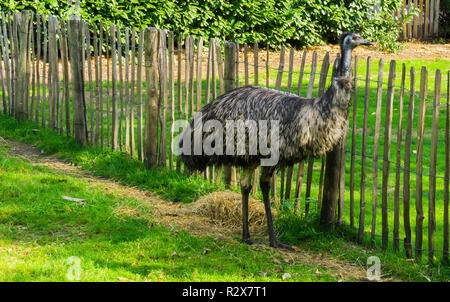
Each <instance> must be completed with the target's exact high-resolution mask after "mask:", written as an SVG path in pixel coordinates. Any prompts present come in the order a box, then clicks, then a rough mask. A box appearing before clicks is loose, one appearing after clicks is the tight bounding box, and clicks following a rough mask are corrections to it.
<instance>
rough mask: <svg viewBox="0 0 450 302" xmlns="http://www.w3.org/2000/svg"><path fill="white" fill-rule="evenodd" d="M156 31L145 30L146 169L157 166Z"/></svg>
mask: <svg viewBox="0 0 450 302" xmlns="http://www.w3.org/2000/svg"><path fill="white" fill-rule="evenodd" d="M157 64H158V31H157V30H156V29H155V28H153V27H152V28H147V29H146V30H145V82H146V90H147V93H146V104H145V131H144V163H145V166H146V167H147V168H151V167H154V166H155V165H156V164H157V156H158V154H157V150H158V149H157V143H156V142H157V141H156V140H155V137H158V88H157V87H158V65H157Z"/></svg>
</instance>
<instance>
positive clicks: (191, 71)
mask: <svg viewBox="0 0 450 302" xmlns="http://www.w3.org/2000/svg"><path fill="white" fill-rule="evenodd" d="M194 58H195V47H194V37H193V36H190V39H189V115H190V117H192V116H194V109H195V105H194V69H195V64H194V61H195V59H194Z"/></svg>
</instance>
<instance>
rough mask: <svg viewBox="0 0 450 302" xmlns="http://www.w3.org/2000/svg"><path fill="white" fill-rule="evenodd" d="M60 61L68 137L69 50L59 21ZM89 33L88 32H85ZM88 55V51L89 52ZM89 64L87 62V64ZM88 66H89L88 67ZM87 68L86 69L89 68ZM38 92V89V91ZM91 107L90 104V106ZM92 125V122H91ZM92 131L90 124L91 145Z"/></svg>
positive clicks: (64, 31) (69, 132)
mask: <svg viewBox="0 0 450 302" xmlns="http://www.w3.org/2000/svg"><path fill="white" fill-rule="evenodd" d="M60 27H61V61H62V67H63V78H64V106H65V118H66V135H67V136H70V134H71V130H70V129H71V125H70V90H69V50H68V47H67V29H66V23H65V22H64V21H63V20H61V25H60ZM87 32H88V33H89V30H88V31H87ZM89 53H90V51H89ZM88 64H89V62H88ZM89 66H90V65H89ZM89 66H88V68H89ZM89 76H90V78H89V81H90V82H91V77H92V76H91V73H90V72H89ZM38 91H39V89H38ZM91 106H92V104H91ZM92 110H93V109H91V119H92V115H93V111H92ZM91 123H92V120H91ZM93 132H94V131H93V129H92V124H91V143H93V140H92V139H93V137H94V136H93Z"/></svg>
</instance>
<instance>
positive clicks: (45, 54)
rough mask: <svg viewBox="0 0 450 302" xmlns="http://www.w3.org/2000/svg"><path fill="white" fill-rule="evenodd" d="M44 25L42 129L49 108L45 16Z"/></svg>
mask: <svg viewBox="0 0 450 302" xmlns="http://www.w3.org/2000/svg"><path fill="white" fill-rule="evenodd" d="M42 25H43V27H44V41H43V44H44V46H43V48H44V53H43V60H42V122H41V125H42V127H44V126H45V124H46V110H47V109H46V107H47V101H46V96H47V85H46V76H45V74H46V68H45V67H46V62H47V54H48V51H47V49H48V46H47V45H48V40H47V35H48V29H47V21H46V20H45V16H42Z"/></svg>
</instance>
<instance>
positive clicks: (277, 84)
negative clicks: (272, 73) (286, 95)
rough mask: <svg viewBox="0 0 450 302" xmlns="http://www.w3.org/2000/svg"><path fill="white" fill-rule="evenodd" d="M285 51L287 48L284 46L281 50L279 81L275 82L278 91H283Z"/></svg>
mask: <svg viewBox="0 0 450 302" xmlns="http://www.w3.org/2000/svg"><path fill="white" fill-rule="evenodd" d="M285 51H286V48H285V47H284V46H282V47H281V50H280V65H279V66H278V73H277V80H276V82H275V89H276V90H280V89H281V82H282V81H283V72H284V59H285V58H284V57H285Z"/></svg>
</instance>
